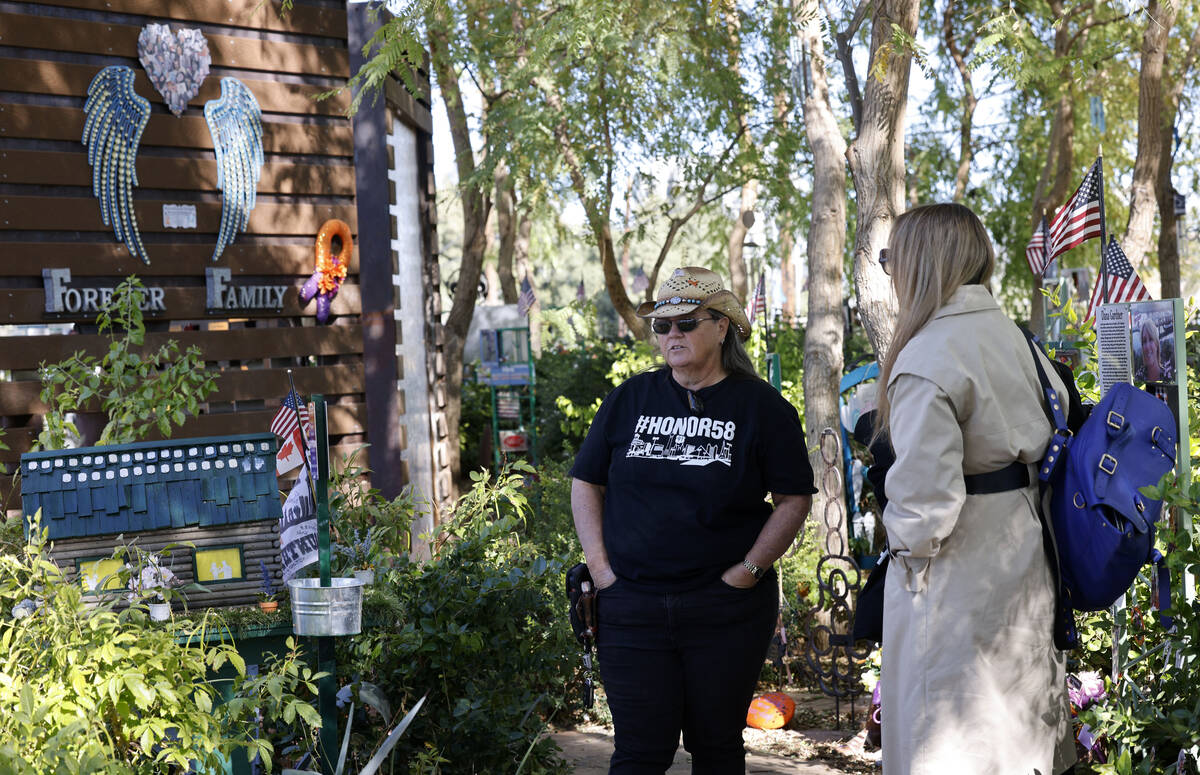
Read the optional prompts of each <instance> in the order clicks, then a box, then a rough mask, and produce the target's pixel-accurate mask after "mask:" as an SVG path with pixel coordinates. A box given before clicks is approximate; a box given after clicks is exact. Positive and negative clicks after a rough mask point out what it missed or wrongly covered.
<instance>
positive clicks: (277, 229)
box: [0, 192, 358, 263]
mask: <svg viewBox="0 0 1200 775" xmlns="http://www.w3.org/2000/svg"><path fill="white" fill-rule="evenodd" d="M134 197H135V198H134V202H133V208H134V214H135V216H136V217H137V222H138V230H139V231H140V232H141V233H142V234H154V233H161V234H178V233H180V232H181V231H183V232H185V233H200V234H211V235H212V236H213V242H216V235H217V230H218V229H219V228H220V225H221V203H220V202H217V201H211V202H194V203H189V204H195V206H196V228H195V229H183V230H180V229H168V228H167V227H166V226H164V225H163V217H162V212H163V211H162V206H163V205H165V204H179V202H171V201H167V200H162V199H153V200H145V199H137V193H136V192H135V193H134ZM0 205H2V206H3V210H0V215H2V217H0V231H4V230H10V229H21V230H24V231H29V230H32V231H46V232H54V231H98V232H107V231H111V230H110V229H109V227H107V226H105V225H104V221H102V220H101V219H100V203H99V202H98V201H96V199H94V198H93V197H90V196H89V197H43V196H18V195H15V194H6V195H4V196H3V197H0ZM357 216H358V210H357V208H355V207H354V206H353V205H315V204H273V203H270V202H257V203H256V204H255V207H254V209H253V210H251V211H250V219H249V223H247V225H246V230H245V232H243V233H245V234H276V235H306V236H307V235H312V236H314V237H315V236H316V233H317V231H319V230H320V228H321V224H323V223H325V221H327V220H329V219H330V218H339V219H341V220H343V221H345V222H346V223H348V224H349V225H350V230H351V232H352V233H355V234H357V233H358V217H357ZM235 244H236V242H235ZM154 247H155V246H153V245H148V246H147V247H146V251H147V252H148V253H149V255H150V261H151V263H153V261H154V254H155V250H154ZM210 251H211V248H210ZM210 255H211V252H210Z"/></svg>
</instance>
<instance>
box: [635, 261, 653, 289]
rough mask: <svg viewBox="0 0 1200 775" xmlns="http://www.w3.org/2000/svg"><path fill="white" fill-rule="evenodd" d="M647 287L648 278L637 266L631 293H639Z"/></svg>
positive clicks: (648, 283)
mask: <svg viewBox="0 0 1200 775" xmlns="http://www.w3.org/2000/svg"><path fill="white" fill-rule="evenodd" d="M649 287H650V278H649V277H647V276H646V273H645V272H643V271H642V268H641V267H640V266H639V267H638V268H637V271H636V272H634V274H633V292H634V293H641V292H642V291H644V290H646V289H647V288H649Z"/></svg>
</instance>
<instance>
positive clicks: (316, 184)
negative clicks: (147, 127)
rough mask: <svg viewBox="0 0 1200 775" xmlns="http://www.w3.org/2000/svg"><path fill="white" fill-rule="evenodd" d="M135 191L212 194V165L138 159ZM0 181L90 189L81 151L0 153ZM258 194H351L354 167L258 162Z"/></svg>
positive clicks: (201, 161) (214, 177)
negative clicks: (179, 191) (260, 174)
mask: <svg viewBox="0 0 1200 775" xmlns="http://www.w3.org/2000/svg"><path fill="white" fill-rule="evenodd" d="M136 168H137V179H138V184H139V186H140V187H141V188H154V189H167V190H171V189H179V190H184V191H208V192H213V193H217V191H218V190H217V161H216V159H215V158H212V159H192V158H175V159H172V158H169V157H163V156H146V155H142V156H139V157H138V159H137V162H136ZM0 182H4V183H27V184H31V185H44V186H88V187H91V185H92V168H91V167H90V166H88V161H87V151H86V149H84V148H83V146H82V145H81V146H80V148H79V152H78V153H67V152H62V151H22V150H4V151H0ZM258 193H259V194H300V195H304V194H309V195H318V196H354V193H355V191H354V168H353V167H351V166H349V165H346V164H294V163H290V162H269V163H265V164H263V167H262V178H261V179H260V180H259V182H258Z"/></svg>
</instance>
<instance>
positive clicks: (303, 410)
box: [271, 390, 309, 439]
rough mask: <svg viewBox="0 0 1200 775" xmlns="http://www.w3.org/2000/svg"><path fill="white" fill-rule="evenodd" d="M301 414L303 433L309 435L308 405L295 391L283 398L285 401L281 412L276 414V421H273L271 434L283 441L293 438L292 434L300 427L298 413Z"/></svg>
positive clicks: (280, 406) (281, 406) (281, 405)
mask: <svg viewBox="0 0 1200 775" xmlns="http://www.w3.org/2000/svg"><path fill="white" fill-rule="evenodd" d="M297 410H299V412H300V422H302V423H303V424H304V425H303V428H304V430H303V432H304V433H305V434H307V433H308V423H309V420H308V405H307V404H306V403H305V402H304V399H302V398H301V397H300V396H299V395H298V394H297V393H296V391H295V390H292V391H290V392H289V393H288V394H287V395H286V396H284V397H283V401H282V402H281V403H280V405H279V411H278V412H276V413H275V419H274V420H271V433H274V434H275V435H276V436H278V437H279V438H281V439H288V438H291V436H292V433H293V432H294V431H295V430H296V429H297V428H299V427H300V426H299V425H297V424H296V411H297Z"/></svg>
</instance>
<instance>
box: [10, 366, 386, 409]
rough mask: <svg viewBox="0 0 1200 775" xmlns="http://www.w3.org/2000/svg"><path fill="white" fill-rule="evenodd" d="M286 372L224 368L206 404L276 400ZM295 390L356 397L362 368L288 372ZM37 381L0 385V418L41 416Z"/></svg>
mask: <svg viewBox="0 0 1200 775" xmlns="http://www.w3.org/2000/svg"><path fill="white" fill-rule="evenodd" d="M288 371H289V370H288V369H237V368H233V369H225V370H224V371H221V372H220V373H219V375H218V376H217V379H216V387H217V389H216V391H215V392H213V393H212V394H211V395H209V396H208V399H207V400H208V401H210V402H228V401H254V400H263V401H267V402H271V401H277V400H278V399H279V397H280V396H283V395H286V394H287V391H288ZM291 372H292V377H293V379H294V380H295V384H296V390H298V391H300V392H301V393H303V394H304V395H312V394H314V393H317V394H321V395H325V396H342V395H356V394H360V393H362V392H363V390H364V386H363V365H362V364H361V363H358V364H345V365H333V366H312V367H305V368H295V369H291ZM41 390H42V383H41V382H40V381H38V380H22V381H18V382H0V416H19V415H26V414H43V413H45V411H46V409H47V407H46V405H45V404H43V403H42V402H41V400H40V399H39V394H40V393H41Z"/></svg>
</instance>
